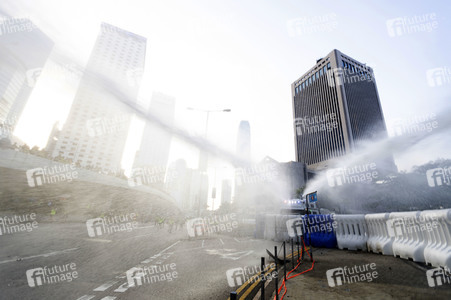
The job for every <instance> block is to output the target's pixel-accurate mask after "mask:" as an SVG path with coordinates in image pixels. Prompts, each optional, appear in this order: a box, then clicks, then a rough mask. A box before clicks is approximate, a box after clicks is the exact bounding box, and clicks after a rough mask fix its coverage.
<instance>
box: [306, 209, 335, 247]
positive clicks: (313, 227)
mask: <svg viewBox="0 0 451 300" xmlns="http://www.w3.org/2000/svg"><path fill="white" fill-rule="evenodd" d="M302 220H303V222H302V223H303V225H304V226H303V227H304V241H305V244H306V245H307V246H310V241H311V242H312V246H313V247H319V248H337V237H336V236H335V232H334V228H333V222H334V220H333V218H332V215H309V218H308V219H307V216H306V215H305V216H303V217H302Z"/></svg>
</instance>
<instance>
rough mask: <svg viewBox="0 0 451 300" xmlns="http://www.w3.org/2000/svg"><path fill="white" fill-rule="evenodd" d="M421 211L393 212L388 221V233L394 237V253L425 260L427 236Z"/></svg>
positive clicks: (402, 256)
mask: <svg viewBox="0 0 451 300" xmlns="http://www.w3.org/2000/svg"><path fill="white" fill-rule="evenodd" d="M420 213H421V212H419V211H412V212H396V213H391V214H390V217H389V220H388V221H387V229H388V234H389V235H390V236H393V237H394V241H393V255H394V256H399V257H401V258H404V259H408V258H411V259H413V261H419V262H424V248H425V247H426V237H425V235H424V230H422V227H421V224H420Z"/></svg>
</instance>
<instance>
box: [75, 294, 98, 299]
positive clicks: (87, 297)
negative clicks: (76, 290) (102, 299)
mask: <svg viewBox="0 0 451 300" xmlns="http://www.w3.org/2000/svg"><path fill="white" fill-rule="evenodd" d="M94 297H95V296H94V295H84V296H81V297H80V298H78V299H77V300H90V299H92V298H94Z"/></svg>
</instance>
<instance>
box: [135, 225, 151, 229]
mask: <svg viewBox="0 0 451 300" xmlns="http://www.w3.org/2000/svg"><path fill="white" fill-rule="evenodd" d="M152 227H155V225H150V226H143V227H136V228H135V229H142V228H152Z"/></svg>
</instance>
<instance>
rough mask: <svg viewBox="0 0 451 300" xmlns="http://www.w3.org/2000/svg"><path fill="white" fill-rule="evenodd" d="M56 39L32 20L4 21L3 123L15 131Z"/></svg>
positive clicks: (0, 62)
mask: <svg viewBox="0 0 451 300" xmlns="http://www.w3.org/2000/svg"><path fill="white" fill-rule="evenodd" d="M53 45H54V43H53V41H52V40H51V39H50V38H49V37H48V36H47V35H45V34H44V33H43V32H42V31H40V30H39V29H38V28H37V27H36V26H35V25H34V24H33V23H32V22H31V21H30V20H28V19H22V18H9V19H5V20H4V21H3V23H1V24H0V70H1V74H0V124H5V125H7V126H8V127H9V130H11V131H12V130H13V129H14V127H15V125H16V123H17V121H18V119H19V118H20V115H21V114H22V112H23V109H24V107H25V105H26V104H27V101H28V98H29V96H30V94H31V92H32V91H33V87H34V84H35V82H36V80H37V77H38V76H39V74H40V73H41V70H42V68H43V67H44V65H45V63H46V61H47V59H48V57H49V55H50V53H51V51H52V49H53Z"/></svg>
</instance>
